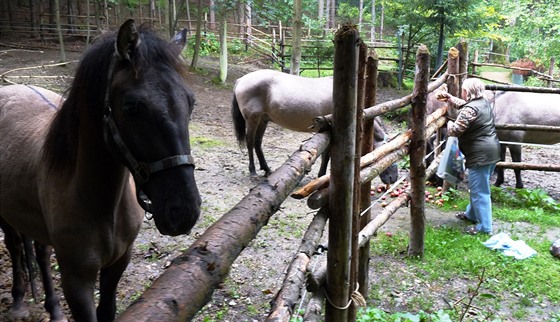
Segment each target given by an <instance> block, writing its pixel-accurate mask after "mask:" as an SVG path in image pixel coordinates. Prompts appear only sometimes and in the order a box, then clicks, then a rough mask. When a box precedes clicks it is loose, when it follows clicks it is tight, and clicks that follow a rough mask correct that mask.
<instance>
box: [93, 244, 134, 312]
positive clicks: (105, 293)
mask: <svg viewBox="0 0 560 322" xmlns="http://www.w3.org/2000/svg"><path fill="white" fill-rule="evenodd" d="M131 254H132V253H131V249H130V248H129V249H128V250H127V252H126V253H125V254H124V255H123V256H122V257H121V258H119V260H117V261H116V262H115V263H114V264H112V265H111V266H108V267H105V268H102V269H101V273H100V275H99V294H100V295H99V306H98V307H97V320H98V321H113V320H115V315H116V313H117V302H116V296H117V285H118V283H119V280H120V279H121V276H122V274H123V273H124V270H125V269H126V267H127V266H128V263H129V262H130V258H131Z"/></svg>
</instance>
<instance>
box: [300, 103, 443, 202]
mask: <svg viewBox="0 0 560 322" xmlns="http://www.w3.org/2000/svg"><path fill="white" fill-rule="evenodd" d="M446 112H447V105H445V106H444V107H441V108H439V109H437V110H435V111H434V112H433V113H432V114H430V115H429V116H428V117H427V118H426V126H427V129H426V138H429V137H430V136H431V135H432V134H434V133H435V131H436V130H437V128H438V127H441V126H442V125H443V124H444V123H445V118H444V117H443V116H444V115H445V113H446ZM434 123H438V124H437V125H436V126H433V125H432V124H434ZM411 135H412V133H411V132H410V131H405V132H403V133H401V134H399V135H398V136H397V137H395V138H394V139H392V140H391V141H389V142H388V143H386V144H384V145H382V146H380V147H378V148H377V149H375V150H373V151H372V152H369V153H367V154H365V155H364V156H362V158H361V159H360V168H364V167H366V166H368V165H370V164H373V163H375V162H378V161H379V159H380V158H382V157H383V156H385V155H387V154H389V153H391V152H394V151H395V150H397V149H400V148H402V147H403V146H404V145H405V144H407V143H408V142H409V141H410V136H411ZM383 170H385V169H383ZM383 170H381V171H383ZM374 177H375V176H374ZM371 179H373V177H372V178H371ZM371 179H370V180H371ZM329 182H330V174H325V175H324V176H321V177H319V178H317V179H315V180H313V181H311V182H309V183H308V184H307V185H305V186H303V187H302V188H300V189H298V190H297V191H295V192H293V193H292V195H291V196H292V198H295V199H302V198H305V197H307V196H309V195H310V194H312V193H313V192H315V191H317V190H320V189H322V188H325V187H327V186H328V184H329Z"/></svg>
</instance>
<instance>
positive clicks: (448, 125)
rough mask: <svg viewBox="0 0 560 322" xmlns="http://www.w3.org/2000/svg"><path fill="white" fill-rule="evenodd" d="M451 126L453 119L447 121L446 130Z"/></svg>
mask: <svg viewBox="0 0 560 322" xmlns="http://www.w3.org/2000/svg"><path fill="white" fill-rule="evenodd" d="M452 126H453V121H447V130H449V129H450V128H451V127H452Z"/></svg>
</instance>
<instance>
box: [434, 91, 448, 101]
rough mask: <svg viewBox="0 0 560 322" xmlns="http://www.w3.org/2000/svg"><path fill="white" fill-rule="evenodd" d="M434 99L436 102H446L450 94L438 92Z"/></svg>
mask: <svg viewBox="0 0 560 322" xmlns="http://www.w3.org/2000/svg"><path fill="white" fill-rule="evenodd" d="M436 98H437V100H438V101H442V102H447V100H449V99H450V98H451V94H449V93H447V92H439V93H437V94H436Z"/></svg>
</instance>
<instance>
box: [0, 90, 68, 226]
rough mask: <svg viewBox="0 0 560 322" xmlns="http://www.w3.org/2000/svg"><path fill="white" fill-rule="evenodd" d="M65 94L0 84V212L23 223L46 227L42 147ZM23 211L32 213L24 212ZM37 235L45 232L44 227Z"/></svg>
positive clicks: (5, 216) (24, 224) (12, 221)
mask: <svg viewBox="0 0 560 322" xmlns="http://www.w3.org/2000/svg"><path fill="white" fill-rule="evenodd" d="M61 102H62V97H61V96H60V95H58V94H56V93H54V92H51V91H49V90H46V89H43V88H39V87H29V86H24V85H12V86H6V87H2V88H0V156H1V161H0V215H1V216H2V217H4V218H6V219H7V221H8V222H10V223H11V224H14V223H15V224H18V221H19V220H23V219H22V218H24V217H27V221H26V222H25V223H21V226H22V227H44V225H45V224H44V221H43V219H42V215H41V211H40V202H39V197H38V186H37V182H38V171H39V169H40V167H39V159H40V158H41V149H42V145H43V142H44V138H45V135H46V132H47V130H48V125H49V124H50V122H51V120H52V118H53V116H54V114H55V111H56V108H57V106H58V105H59V104H60V103H61ZM23 214H32V215H30V216H23ZM39 230H41V232H40V233H38V235H41V236H46V235H45V234H46V231H45V230H44V228H42V229H39Z"/></svg>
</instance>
